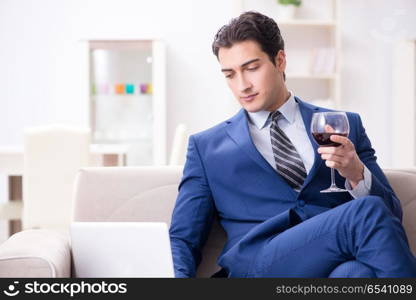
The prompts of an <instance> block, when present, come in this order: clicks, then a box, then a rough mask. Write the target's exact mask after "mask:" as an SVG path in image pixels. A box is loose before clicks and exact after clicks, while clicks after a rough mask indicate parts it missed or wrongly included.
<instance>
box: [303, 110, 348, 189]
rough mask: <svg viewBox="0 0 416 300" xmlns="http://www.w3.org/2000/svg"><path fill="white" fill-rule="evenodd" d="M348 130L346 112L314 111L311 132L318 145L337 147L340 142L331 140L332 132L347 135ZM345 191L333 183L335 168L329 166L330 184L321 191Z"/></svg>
mask: <svg viewBox="0 0 416 300" xmlns="http://www.w3.org/2000/svg"><path fill="white" fill-rule="evenodd" d="M349 132H350V125H349V123H348V118H347V114H346V113H345V112H318V113H314V114H313V116H312V122H311V133H312V135H313V137H314V139H315V141H316V143H317V144H318V145H319V146H322V147H338V146H340V145H341V144H339V143H335V142H333V141H331V139H330V137H331V136H332V135H334V134H336V135H342V136H345V137H347V136H348V134H349ZM333 192H347V190H345V189H341V188H339V187H337V185H336V184H335V170H334V168H331V186H330V187H329V188H327V189H325V190H322V191H321V193H333Z"/></svg>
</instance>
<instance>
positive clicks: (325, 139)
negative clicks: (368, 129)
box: [312, 132, 348, 147]
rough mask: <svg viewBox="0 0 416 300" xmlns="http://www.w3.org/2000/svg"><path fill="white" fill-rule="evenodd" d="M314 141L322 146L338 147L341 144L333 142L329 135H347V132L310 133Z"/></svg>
mask: <svg viewBox="0 0 416 300" xmlns="http://www.w3.org/2000/svg"><path fill="white" fill-rule="evenodd" d="M312 135H313V137H314V138H315V141H316V142H317V143H318V144H319V145H321V146H323V147H338V146H341V144H340V143H335V142H333V141H331V140H330V137H331V135H341V136H345V137H347V136H348V133H333V132H325V133H312Z"/></svg>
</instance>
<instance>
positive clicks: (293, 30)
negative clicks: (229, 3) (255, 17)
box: [235, 0, 342, 109]
mask: <svg viewBox="0 0 416 300" xmlns="http://www.w3.org/2000/svg"><path fill="white" fill-rule="evenodd" d="M235 7H236V8H239V9H240V10H241V11H240V12H239V13H241V12H242V11H248V10H255V11H258V12H261V13H264V14H265V15H267V16H269V17H272V18H274V19H275V20H276V22H277V24H278V26H279V28H280V31H281V33H282V36H283V39H284V41H285V52H286V58H287V68H286V82H287V86H288V88H289V89H290V90H292V91H293V92H294V93H295V94H296V95H297V96H299V97H301V98H302V99H304V100H306V101H309V102H311V103H315V104H317V105H321V106H325V107H329V108H338V109H339V108H341V107H342V102H341V97H340V95H341V93H340V82H341V78H340V77H341V75H340V74H341V73H340V66H341V38H340V29H339V13H338V10H339V0H304V1H302V5H301V6H300V7H299V8H298V9H297V13H296V15H295V17H294V18H293V19H290V20H285V19H280V18H279V13H278V10H279V6H278V5H277V4H276V0H241V1H240V4H239V5H235Z"/></svg>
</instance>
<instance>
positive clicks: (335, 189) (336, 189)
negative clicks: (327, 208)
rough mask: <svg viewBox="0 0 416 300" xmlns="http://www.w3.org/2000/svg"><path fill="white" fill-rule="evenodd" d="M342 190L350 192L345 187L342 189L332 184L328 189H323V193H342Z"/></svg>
mask: <svg viewBox="0 0 416 300" xmlns="http://www.w3.org/2000/svg"><path fill="white" fill-rule="evenodd" d="M341 192H348V191H347V190H345V189H341V188H339V187H337V186H330V187H329V188H327V189H326V190H322V191H321V193H341Z"/></svg>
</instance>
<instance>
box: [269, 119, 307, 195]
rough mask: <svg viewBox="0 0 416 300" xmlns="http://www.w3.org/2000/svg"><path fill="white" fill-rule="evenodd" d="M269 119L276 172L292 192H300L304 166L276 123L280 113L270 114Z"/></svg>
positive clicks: (304, 172) (304, 173) (303, 178)
mask: <svg viewBox="0 0 416 300" xmlns="http://www.w3.org/2000/svg"><path fill="white" fill-rule="evenodd" d="M271 117H272V123H271V125H270V139H271V142H272V149H273V156H274V160H275V162H276V169H277V172H278V173H279V174H280V175H281V176H282V177H283V178H284V179H285V180H286V181H287V183H288V184H289V185H290V186H291V187H292V188H293V189H294V190H296V191H300V187H301V186H302V184H303V182H304V181H305V178H306V169H305V166H304V164H303V162H302V159H301V158H300V156H299V154H298V152H297V151H296V148H295V147H294V146H293V144H292V142H291V141H290V139H289V138H288V137H287V135H286V134H285V133H284V132H283V130H282V129H280V127H279V125H278V124H277V121H278V120H279V119H280V117H282V114H281V112H280V111H275V112H274V113H271Z"/></svg>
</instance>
